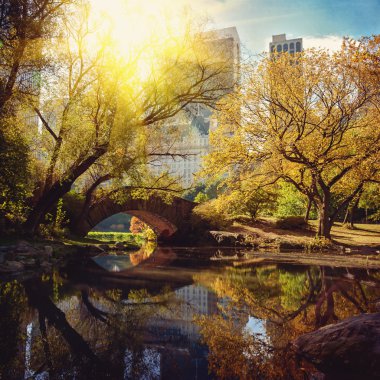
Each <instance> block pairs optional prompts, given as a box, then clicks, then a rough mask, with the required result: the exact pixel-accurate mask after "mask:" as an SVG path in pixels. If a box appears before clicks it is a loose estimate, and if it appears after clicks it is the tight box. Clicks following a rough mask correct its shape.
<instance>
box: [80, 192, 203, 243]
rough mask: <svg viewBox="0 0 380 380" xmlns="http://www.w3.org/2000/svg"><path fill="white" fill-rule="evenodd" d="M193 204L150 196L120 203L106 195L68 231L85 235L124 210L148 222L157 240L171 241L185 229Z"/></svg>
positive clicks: (188, 226)
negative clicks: (168, 201) (167, 200)
mask: <svg viewBox="0 0 380 380" xmlns="http://www.w3.org/2000/svg"><path fill="white" fill-rule="evenodd" d="M195 206H196V203H194V202H191V201H188V200H186V199H183V198H179V197H174V198H173V199H172V201H171V202H170V203H167V202H165V201H164V200H163V199H161V198H159V197H153V196H152V197H150V198H148V199H129V200H127V201H126V202H124V203H121V204H119V203H117V202H115V201H114V200H112V199H111V198H108V197H107V198H104V199H103V200H102V201H100V202H99V203H97V204H95V205H94V206H92V207H91V208H90V210H89V212H88V213H87V216H86V217H84V218H83V219H82V220H80V221H79V223H77V224H76V226H75V227H74V230H73V231H72V232H74V233H75V234H76V235H79V236H85V235H87V233H88V232H90V231H91V230H92V229H93V228H94V227H95V226H96V225H97V224H98V223H100V222H101V221H102V220H104V219H107V218H109V217H110V216H112V215H115V214H118V213H126V214H129V215H132V216H136V217H138V218H139V219H140V220H142V221H143V222H144V223H146V224H148V225H149V226H150V227H151V228H152V229H153V230H154V232H155V233H156V234H157V237H158V239H159V240H171V239H173V237H174V236H183V235H184V234H186V233H187V231H189V229H190V226H191V222H190V217H191V213H192V210H193V208H194V207H195Z"/></svg>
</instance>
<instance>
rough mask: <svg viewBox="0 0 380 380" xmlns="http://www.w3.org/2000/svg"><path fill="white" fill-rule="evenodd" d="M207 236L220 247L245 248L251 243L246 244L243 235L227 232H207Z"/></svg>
mask: <svg viewBox="0 0 380 380" xmlns="http://www.w3.org/2000/svg"><path fill="white" fill-rule="evenodd" d="M209 235H210V237H211V239H212V240H213V241H215V242H216V244H217V245H218V246H220V247H245V246H249V245H251V243H248V241H247V239H246V235H245V234H240V233H235V232H227V231H209Z"/></svg>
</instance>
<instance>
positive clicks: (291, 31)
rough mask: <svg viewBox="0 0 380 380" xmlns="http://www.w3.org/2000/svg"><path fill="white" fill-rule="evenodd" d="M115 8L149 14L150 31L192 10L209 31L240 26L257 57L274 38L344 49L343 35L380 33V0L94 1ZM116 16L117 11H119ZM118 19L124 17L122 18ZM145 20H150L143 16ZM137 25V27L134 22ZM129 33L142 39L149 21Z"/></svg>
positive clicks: (266, 48)
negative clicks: (207, 21) (123, 6)
mask: <svg viewBox="0 0 380 380" xmlns="http://www.w3.org/2000/svg"><path fill="white" fill-rule="evenodd" d="M92 1H94V2H96V3H98V4H99V3H101V4H102V7H107V8H108V9H110V8H111V9H112V8H113V4H116V3H117V2H118V1H122V2H124V4H127V7H129V9H131V8H134V7H139V10H138V12H140V13H141V12H142V13H145V14H147V15H148V20H149V21H148V23H149V25H150V26H151V25H152V24H154V23H155V22H156V21H157V19H158V18H157V15H158V14H159V13H160V14H166V15H169V18H171V19H173V17H171V16H170V15H175V14H180V13H181V12H182V11H183V10H184V9H185V8H189V9H191V10H192V12H193V13H195V14H197V15H199V16H200V17H208V19H210V21H211V26H213V27H215V28H224V27H229V26H236V28H237V30H238V33H239V35H240V39H241V41H242V43H243V45H245V47H246V48H248V49H249V50H250V51H251V52H253V53H260V52H262V51H264V50H268V44H269V41H270V40H271V36H272V35H273V34H281V33H286V34H287V36H288V38H291V37H293V38H296V37H303V38H304V47H305V48H308V47H311V46H314V47H318V46H321V47H328V48H332V49H334V48H336V47H338V46H340V43H341V38H342V37H343V36H351V37H360V36H362V35H371V34H380V0H288V1H282V0H139V1H137V0H92ZM115 13H119V12H118V8H117V7H116V8H115ZM119 16H120V15H119ZM145 19H146V17H145ZM132 24H133V23H132ZM132 24H131V23H129V27H126V28H127V29H126V31H127V33H126V34H129V35H130V34H131V32H132V31H133V33H135V34H136V38H138V35H140V36H141V33H143V31H144V29H145V25H144V24H145V22H142V20H141V19H140V18H139V17H136V18H135V25H132Z"/></svg>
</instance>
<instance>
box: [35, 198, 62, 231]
mask: <svg viewBox="0 0 380 380" xmlns="http://www.w3.org/2000/svg"><path fill="white" fill-rule="evenodd" d="M45 222H46V223H44V224H41V225H40V227H39V232H40V234H41V235H42V236H43V237H46V238H50V237H56V238H61V237H64V236H65V235H66V234H67V229H66V225H67V224H68V219H67V217H66V211H65V210H64V208H63V199H62V198H61V199H59V201H58V203H57V206H56V209H55V212H54V214H50V213H48V214H46V216H45Z"/></svg>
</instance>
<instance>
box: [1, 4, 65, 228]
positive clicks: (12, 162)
mask: <svg viewBox="0 0 380 380" xmlns="http://www.w3.org/2000/svg"><path fill="white" fill-rule="evenodd" d="M71 2H72V0H59V1H56V0H46V1H41V0H37V1H31V0H23V1H21V0H2V1H1V2H0V64H1V72H0V177H1V180H0V221H1V222H3V221H4V220H5V222H6V224H8V223H9V222H11V223H12V224H13V225H17V224H19V223H21V222H22V221H23V219H24V218H25V216H26V210H27V205H26V199H27V197H28V196H30V195H31V192H32V191H31V190H32V189H31V186H30V183H29V178H30V176H31V174H32V173H31V170H30V169H31V168H30V166H29V161H30V151H29V145H30V141H29V140H30V134H31V133H30V129H31V128H30V125H26V128H23V127H22V124H28V121H27V119H28V117H29V116H31V112H26V110H25V108H26V107H25V104H26V102H28V101H34V102H35V101H36V99H38V96H39V92H40V73H41V70H43V69H47V68H48V64H49V62H48V61H47V60H46V59H45V58H44V57H43V56H42V54H41V52H42V49H43V43H44V41H45V40H46V39H48V38H50V37H51V36H53V35H55V34H57V33H58V32H57V31H58V30H59V28H57V25H58V24H59V23H60V22H61V20H62V19H63V17H64V9H65V7H66V6H67V5H68V4H70V3H71ZM36 131H37V128H35V130H34V131H33V132H34V133H36ZM8 227H9V226H8Z"/></svg>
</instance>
